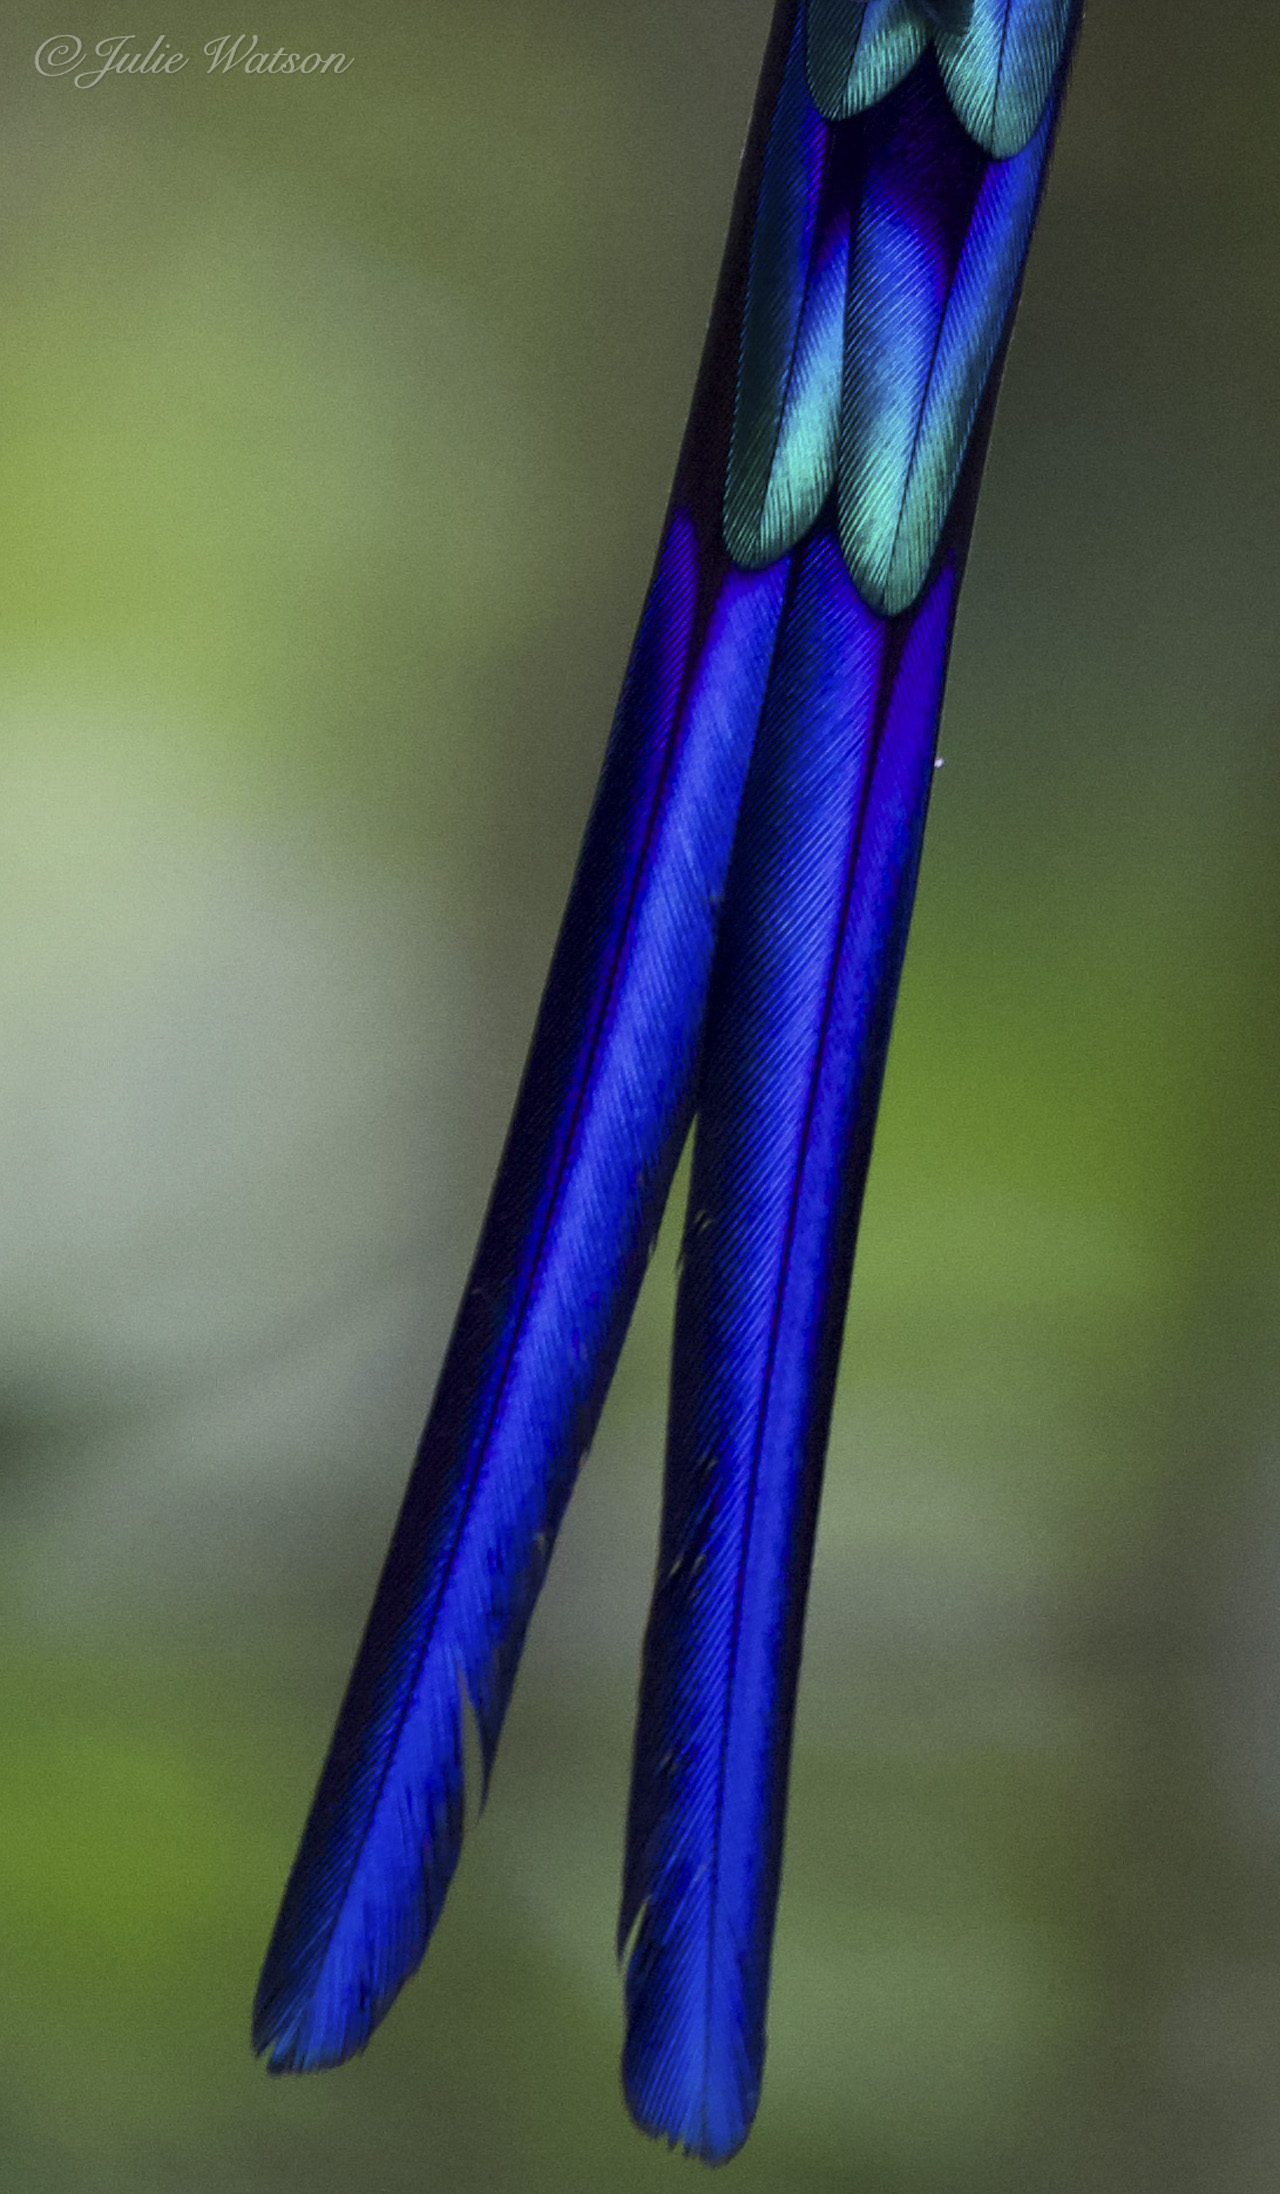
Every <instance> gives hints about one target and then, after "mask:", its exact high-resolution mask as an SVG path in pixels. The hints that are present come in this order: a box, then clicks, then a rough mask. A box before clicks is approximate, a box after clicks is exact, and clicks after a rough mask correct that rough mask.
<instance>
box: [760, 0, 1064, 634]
mask: <svg viewBox="0 0 1280 2194" xmlns="http://www.w3.org/2000/svg"><path fill="white" fill-rule="evenodd" d="M1073 20H1074V16H1073V0H865V4H862V0H809V5H808V7H807V8H804V7H797V10H796V14H795V18H794V26H793V36H792V42H791V50H790V53H789V55H788V58H787V63H786V68H785V72H784V76H783V82H782V86H781V89H780V93H779V98H778V104H777V109H776V112H775V116H774V121H773V126H772V130H771V133H770V137H769V142H768V145H767V147H766V151H765V156H764V162H763V167H762V172H761V181H760V195H759V201H758V215H757V223H756V229H755V234H754V237H753V242H752V252H751V263H750V268H749V271H748V277H747V284H746V295H745V302H744V308H743V318H742V331H741V338H740V349H739V365H738V375H737V383H736V388H735V399H734V414H733V427H732V434H731V442H730V452H729V463H728V470H727V475H726V482H725V495H724V534H725V542H726V546H727V547H728V549H729V552H730V554H731V555H732V556H733V558H734V559H735V561H736V562H737V563H739V564H742V565H744V566H747V567H748V568H754V569H759V568H761V567H762V566H764V565H766V564H768V563H769V562H771V561H772V560H773V559H774V558H775V557H777V556H781V555H783V554H785V552H786V551H787V550H788V549H790V548H792V547H794V546H795V545H796V543H797V542H798V541H800V540H801V539H802V538H803V537H804V535H805V533H806V532H807V531H808V529H809V527H810V526H811V525H812V524H813V523H814V520H815V519H816V518H817V516H818V514H819V512H820V511H821V509H822V507H823V505H824V503H825V502H826V500H827V497H828V495H829V494H830V492H831V489H832V487H833V485H836V486H837V489H838V503H839V520H840V538H841V543H842V546H843V549H844V554H845V558H846V562H847V564H848V568H849V573H850V576H851V577H852V579H853V581H854V584H855V585H856V586H857V587H858V589H859V592H860V593H861V594H862V596H863V598H864V600H865V601H866V602H867V603H868V605H869V606H870V607H871V608H873V609H876V610H879V611H880V612H881V613H883V614H886V615H890V616H894V615H897V614H899V613H900V612H902V611H903V610H905V609H907V608H909V607H910V605H911V603H912V602H913V601H914V600H915V598H916V596H917V595H918V593H919V590H920V588H921V587H922V585H923V584H924V581H925V577H926V575H927V573H928V571H929V568H930V565H931V563H932V561H933V558H934V555H935V554H936V551H937V547H938V542H939V539H940V536H941V531H942V527H943V525H944V524H945V522H946V517H947V512H948V510H949V508H950V505H951V499H952V496H953V494H954V491H955V486H956V481H957V479H958V477H959V473H960V468H961V466H962V464H963V461H964V455H965V451H966V448H967V446H968V440H969V435H970V432H971V430H972V426H973V421H974V418H975V417H976V414H977V410H978V406H979V403H980V401H981V398H982V393H983V389H984V387H985V385H986V381H987V377H988V375H989V373H990V371H991V368H992V365H993V363H994V360H995V357H996V353H997V351H998V349H999V346H1000V341H1001V337H1002V334H1003V331H1004V327H1005V322H1006V319H1007V315H1008V311H1009V308H1010V305H1011V304H1012V301H1013V295H1014V291H1015V289H1016V286H1017V279H1018V273H1019V270H1020V268H1021V265H1022V260H1023V256H1024V254H1025V250H1026V244H1027V239H1028V236H1029V233H1030V227H1031V223H1032V221H1033V220H1034V217H1035V208H1036V203H1037V199H1038V195H1039V188H1040V179H1041V176H1042V174H1043V169H1044V161H1045V158H1046V157H1047V153H1048V144H1049V131H1048V127H1047V125H1046V122H1045V118H1046V112H1047V108H1048V103H1049V97H1050V93H1051V90H1052V87H1053V81H1054V76H1055V72H1056V71H1057V69H1058V66H1059V63H1060V62H1061V59H1062V53H1063V48H1064V44H1065V42H1066V38H1067V36H1068V32H1069V29H1070V26H1071V23H1072V21H1073ZM931 42H932V44H933V47H934V49H935V52H936V65H935V64H934V63H927V64H926V63H925V55H926V51H927V49H928V47H929V45H930V43H931ZM917 69H920V70H922V71H925V70H927V73H928V75H929V76H930V78H931V89H930V90H929V92H928V94H927V95H926V94H925V93H924V90H923V74H922V75H921V76H920V77H917V76H915V75H914V74H913V71H916V70H917ZM939 76H940V77H941V82H942V85H943V86H944V87H945V94H946V96H945V99H944V98H943V96H942V93H941V92H940V90H939V88H938V82H939ZM917 94H919V96H917ZM889 96H891V97H892V98H893V99H894V101H895V102H897V106H898V111H899V114H900V117H901V118H902V127H903V128H904V129H905V130H906V131H907V134H908V136H910V135H911V133H912V132H913V131H915V130H916V129H917V126H918V129H919V141H918V144H917V147H916V154H915V163H916V165H917V166H918V167H919V169H920V186H921V187H920V190H919V193H918V200H917V201H913V198H912V193H911V192H910V191H909V190H907V189H906V185H905V181H904V178H905V176H906V175H907V173H908V171H909V170H910V168H911V165H912V155H911V152H910V149H909V148H905V150H904V145H903V144H902V143H895V144H894V146H893V147H892V149H890V150H886V149H885V148H884V147H881V148H880V149H879V150H876V149H874V148H873V149H872V151H871V155H870V165H869V167H868V169H867V171H866V174H865V177H864V180H863V183H862V185H861V187H860V189H859V190H858V192H857V193H856V195H855V199H854V201H853V207H852V211H853V224H854V225H853V233H852V234H851V235H850V233H849V230H848V225H847V224H848V218H849V212H850V207H849V205H848V204H847V203H841V199H840V193H839V191H838V190H833V189H832V188H831V184H830V161H831V157H832V152H833V149H835V148H837V147H838V144H839V138H840V132H841V131H842V130H847V129H850V128H856V129H862V128H865V127H866V126H867V124H866V123H865V121H861V120H858V119H857V117H859V116H863V115H865V113H866V111H867V110H868V109H869V108H871V107H873V106H876V105H878V104H879V103H880V102H881V101H882V100H883V99H885V98H886V97H889ZM903 101H905V102H906V105H905V106H903V104H902V102H903ZM909 110H910V113H911V114H917V115H918V123H917V121H913V120H910V119H909V118H908V117H909ZM957 124H958V125H959V129H957ZM1042 125H1043V126H1042ZM959 130H963V132H964V136H963V137H961V136H960V134H959ZM1037 133H1039V134H1037ZM895 135H896V125H895ZM957 148H958V151H957ZM956 158H959V159H960V160H961V161H962V162H967V163H968V164H969V166H970V168H971V170H972V186H971V187H972V193H973V196H972V211H971V216H970V219H969V223H968V230H967V234H966V235H965V236H964V238H963V241H962V242H961V241H958V240H955V239H951V240H948V239H947V238H945V237H943V236H942V235H941V234H940V233H939V232H938V231H937V230H936V229H935V228H933V227H932V226H931V225H930V221H929V219H928V218H927V217H923V216H921V215H920V213H919V211H918V207H927V206H928V204H929V202H930V198H931V185H930V182H929V173H930V166H931V163H933V164H935V165H936V163H937V162H938V161H941V162H942V163H943V164H944V165H946V166H948V167H949V166H951V165H952V164H953V162H954V160H955V159H956Z"/></svg>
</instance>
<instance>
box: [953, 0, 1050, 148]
mask: <svg viewBox="0 0 1280 2194" xmlns="http://www.w3.org/2000/svg"><path fill="white" fill-rule="evenodd" d="M1071 4H1072V0H973V5H972V11H971V13H970V17H969V21H968V24H967V26H966V27H965V28H964V29H963V30H959V31H957V30H945V29H943V28H942V27H941V26H940V27H939V28H938V29H937V31H936V32H935V33H934V38H935V43H936V45H937V48H938V61H939V64H940V66H941V69H942V81H943V83H944V84H945V85H946V87H947V97H948V98H949V99H950V101H951V104H952V106H953V107H954V108H955V110H956V113H957V114H958V116H959V117H960V120H961V121H962V122H963V124H964V126H965V128H966V129H967V130H968V132H969V135H970V136H971V137H972V138H974V139H975V140H976V142H977V143H978V144H980V145H981V146H982V149H983V151H984V152H989V153H992V154H993V155H994V156H995V158H996V159H997V160H1007V159H1009V158H1010V156H1011V155H1012V154H1013V153H1015V152H1021V150H1022V148H1023V146H1024V145H1025V144H1028V143H1029V142H1030V139H1031V137H1032V135H1033V133H1034V132H1035V130H1036V128H1037V127H1038V125H1039V122H1040V117H1041V115H1042V114H1043V113H1044V109H1045V101H1046V100H1047V98H1048V96H1049V86H1050V85H1051V83H1052V82H1053V74H1054V70H1055V69H1056V68H1057V66H1058V62H1059V60H1060V59H1061V56H1062V46H1063V41H1064V39H1065V37H1066V34H1067V24H1068V21H1069V19H1070V15H1071Z"/></svg>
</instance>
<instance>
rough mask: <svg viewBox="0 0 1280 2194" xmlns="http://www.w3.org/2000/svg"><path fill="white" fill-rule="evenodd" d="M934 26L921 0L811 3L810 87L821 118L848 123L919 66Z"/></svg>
mask: <svg viewBox="0 0 1280 2194" xmlns="http://www.w3.org/2000/svg"><path fill="white" fill-rule="evenodd" d="M930 27H931V26H930V23H929V20H928V17H927V15H926V14H925V13H924V11H923V10H922V9H921V8H919V7H918V6H917V5H916V0H867V4H866V5H865V6H857V5H850V0H810V5H809V52H808V63H809V85H810V89H811V90H812V93H813V100H814V104H815V106H816V107H817V109H818V112H819V114H822V115H825V116H826V118H827V120H828V121H829V122H844V121H847V120H848V118H849V116H850V115H851V114H861V112H862V111H863V109H864V107H873V106H875V104H876V103H877V101H878V100H880V99H883V98H884V97H885V95H886V93H888V92H891V91H892V90H893V87H894V85H895V84H899V83H901V81H902V79H903V77H904V76H905V75H906V74H907V71H908V70H909V69H912V68H914V67H915V65H916V62H917V61H918V60H919V59H920V56H921V54H922V53H923V52H924V49H925V47H926V46H927V45H928V43H929V32H930Z"/></svg>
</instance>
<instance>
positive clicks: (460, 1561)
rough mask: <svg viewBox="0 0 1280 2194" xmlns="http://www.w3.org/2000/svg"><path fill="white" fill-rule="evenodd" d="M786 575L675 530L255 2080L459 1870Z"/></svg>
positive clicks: (350, 2014)
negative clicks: (467, 1780) (746, 564)
mask: <svg viewBox="0 0 1280 2194" xmlns="http://www.w3.org/2000/svg"><path fill="white" fill-rule="evenodd" d="M786 584H787V567H786V564H785V562H783V563H781V564H778V565H775V566H773V567H772V568H771V569H770V570H768V571H767V572H762V573H759V574H747V573H740V572H735V571H733V570H732V569H730V568H728V567H726V566H725V564H724V561H723V559H722V558H720V559H719V560H717V559H716V558H715V557H714V555H713V556H708V555H707V553H706V552H705V551H704V550H702V549H701V548H700V546H699V544H698V542H697V539H696V536H695V531H694V528H693V525H692V523H691V522H690V520H689V519H688V517H687V516H686V515H685V514H684V513H683V512H681V511H677V512H676V513H675V514H674V515H673V516H672V518H671V520H670V523H669V527H668V530H667V535H666V539H665V542H664V546H663V549H662V553H661V555H660V558H659V562H658V568H657V572H656V575H655V579H654V583H653V588H652V591H651V594H650V598H649V601H648V604H647V607H646V610H645V614H644V617H643V620H642V623H641V627H640V632H639V636H638V638H637V642H636V647H635V652H634V655H633V659H632V664H631V669H630V672H629V675H628V679H627V683H626V686H625V688H624V692H623V697H622V701H621V703H620V706H619V711H618V716H617V720H616V723H615V728H614V734H613V738H612V740H611V743H610V749H609V753H608V756H607V758H606V763H605V769H604V775H603V778H602V781H601V787H600V791H599V794H598V797H597V801H596V806H595V809H594V811H593V815H592V819H591V822H590V825H589V827H588V832H587V838H586V843H585V846H584V849H583V854H582V858H581V861H580V864H579V869H578V873H577V876H576V878H575V882H574V887H573V892H572V895H571V898H570V903H569V908H568V912H567V914H566V918H565V924H564V928H563V932H562V935H561V941H560V944H559V946H558V948H557V952H556V957H555V961H554V963H553V967H552V972H551V977H550V980H549V983H548V987H547V994H546V998H545V1000H544V1003H543V1007H542V1011H541V1014H540V1017H539V1022H538V1027H537V1031H536V1033H535V1037H534V1043H533V1050H532V1053H531V1057H530V1061H529V1065H528V1068H527V1070H526V1073H525V1078H524V1082H523V1085H522V1087H521V1091H520V1095H519V1099H518V1101H517V1105H516V1110H515V1115H514V1118H513V1122H512V1126H511V1131H510V1135H509V1137H508V1141H507V1147H506V1150H505V1152H504V1156H503V1161H502V1165H501V1168H500V1171H499V1174H498V1179H497V1183H496V1186H495V1189H494V1193H493V1198H492V1201H491V1204H490V1207H489V1212H488V1215H487V1217H486V1220H485V1225H484V1230H483V1233H482V1237H481V1241H480V1246H479V1249H478V1252H477V1256H476V1260H475V1265H474V1267H473V1270H472V1274H471V1279H470V1282H469V1285H468V1288H467V1292H466V1296H465V1299H464V1301H463V1305H462V1309H461V1312H460V1314H459V1318H458V1323H457V1326H456V1328H455V1331H454V1335H453V1339H452V1342H451V1344H450V1347H449V1352H448V1355H447V1357H446V1360H445V1365H444V1369H443V1372H442V1374H441V1380H440V1385H439V1389H438V1391H437V1395H436V1400H435V1404H434V1406H433V1409H432V1412H431V1416H430V1418H429V1420H428V1423H427V1427H426V1431H425V1432H424V1434H423V1439H422V1445H421V1448H420V1450H419V1454H418V1459H417V1463H416V1465H415V1468H414V1472H413V1476H412V1478H411V1479H410V1483H409V1489H408V1492H407V1495H406V1497H405V1502H404V1507H403V1509H402V1511H401V1515H400V1519H399V1522H398V1524H397V1526H396V1531H395V1536H394V1538H393V1540H392V1544H391V1549H390V1552H389V1554H388V1557H387V1562H386V1567H385V1569H384V1571H383V1575H382V1580H381V1583H380V1585H379V1588H378V1593H377V1597H376V1599H375V1602H374V1606H373V1612H372V1614H371V1616H370V1619H369V1625H368V1629H367V1631H366V1634H365V1638H364V1642H363V1645H362V1646H361V1649H360V1654H359V1657H358V1659H357V1662H356V1666H355V1669H354V1672H353V1674H352V1677H351V1682H350V1685H349V1688H348V1691H347V1695H346V1699H345V1701H344V1703H343V1707H342V1712H341V1715H340V1718H339V1721H338V1726H337V1731H336V1734H335V1736H334V1740H333V1745H332V1749H331V1751H330V1754H329V1758H328V1761H327V1763H326V1765H325V1768H324V1772H323V1774H322V1776H321V1780H320V1785H319V1789H318V1791H317V1794H316V1798H315V1801H314V1804H313V1806H312V1810H311V1815H310V1818H309V1820H308V1823H307V1827H306V1830H305V1832H304V1835H303V1839H302V1845H301V1848H300V1850H299V1853H298V1857H297V1860H296V1862H295V1865H294V1868H293V1872H292V1874H291V1876H290V1878H289V1883H288V1886H287V1889H286V1891H285V1897H284V1902H283V1905H282V1908H281V1912H280V1917H279V1920H278V1922H277V1924H276V1929H275V1933H274V1935H273V1937H272V1941H271V1945H270V1949H269V1951H268V1954H267V1960H266V1965H265V1967H264V1970H263V1975H262V1979H261V1983H260V1985H259V1990H258V1998H257V2004H256V2009H255V2022H254V2038H255V2046H256V2047H257V2048H258V2049H259V2050H269V2051H270V2053H271V2054H270V2064H271V2069H272V2070H274V2071H303V2070H309V2069H312V2068H315V2067H320V2066H323V2065H329V2064H334V2063H337V2062H340V2061H341V2060H342V2059H343V2058H344V2057H347V2056H349V2055H350V2054H351V2053H352V2052H353V2051H354V2050H358V2049H360V2048H362V2047H363V2046H364V2044H365V2042H366V2041H367V2040H368V2038H369V2035H370V2033H371V2031H372V2029H373V2027H374V2026H375V2025H376V2024H377V2021H378V2020H379V2019H380V2018H381V2016H382V2014H383V2013H384V2011H385V2010H386V2009H387V2007H388V2005H389V2004H390V2002H391V2001H392V1999H393V1998H394V1996H395V1995H396V1994H397V1992H398V1990H399V1989H400V1987H401V1985H402V1983H403V1982H404V1981H405V1980H406V1979H407V1977H408V1976H409V1974H410V1973H411V1972H412V1971H413V1970H414V1968H415V1967H416V1966H417V1964H418V1963H419V1961H420V1959H421V1957H422V1954H423V1951H424V1950H425V1948H426V1945H427V1941H428V1939H429V1937H430V1934H431V1931H432V1928H433V1927H434V1925H435V1922H436V1919H437V1917H438V1915H439V1911H440V1907H441V1905H442V1903H443V1900H444V1895H445V1891H446V1889H447V1888H448V1885H449V1881H450V1879H451V1877H452V1875H453V1871H454V1867H455V1865H456V1863H457V1859H458V1853H459V1848H460V1844H461V1837H462V1820H463V1757H462V1711H463V1699H464V1695H465V1697H466V1699H467V1701H468V1702H469V1704H470V1707H471V1709H472V1711H473V1713H474V1716H475V1720H476V1724H477V1727H478V1731H479V1738H480V1746H481V1751H482V1755H483V1761H484V1769H485V1774H486V1776H487V1773H488V1769H489V1765H490V1762H491V1760H492V1757H493V1751H494V1747H495V1745H496V1743H497V1739H498V1732H499V1729H500V1727H501V1723H502V1718H503V1715H504V1713H505V1710H506V1706H507V1701H508V1698H509V1696H510V1692H511V1686H512V1682H513V1679H514V1675H515V1668H516V1664H517V1661H518V1659H519V1656H520V1649H521V1646H522V1644H523V1640H524V1633H525V1628H526V1625H527V1622H528V1619H529V1614H530V1611H531V1609H532V1606H533V1602H534V1599H535V1597H536V1595H537V1592H538V1589H539V1587H540V1585H541V1583H542V1579H543V1576H544V1574H545V1571H546V1567H547V1562H548V1560H549V1558H550V1552H551V1546H552V1543H553V1541H554V1538H555V1534H556V1531H557V1529H558V1526H559V1523H560V1519H561V1516H562V1514H563V1511H564V1507H565V1503H566V1501H567V1499H568V1496H569V1493H570V1492H571V1490H572V1487H573V1482H574V1478H575V1475H576V1472H577V1467H578V1463H579V1460H580V1458H581V1455H582V1453H583V1450H584V1448H585V1447H586V1445H587V1443H588V1442H589V1440H590V1438H591V1435H592V1432H593V1430H594V1426H595V1422H596V1418H597V1416H598V1414H599V1410H600V1407H601V1404H602V1402H603V1398H604V1395H605V1392H606V1389H607V1387H608V1384H609V1380H610V1377H611V1375H612V1372H613V1367H614V1363H615V1361H616V1359H617V1355H618V1350H619V1348H620V1346H621V1343H622V1338H623V1335H624V1333H625V1330H626V1325H627V1321H628V1318H629V1316H630V1313H631V1308H632V1305H633V1303H634V1300H635V1295H636V1292H637V1290H638V1288H639V1284H640V1280H641V1277H642V1275H643V1272H644V1268H645V1264H646V1262H647V1258H648V1255H649V1251H650V1249H651V1247H652V1242H653V1237H654V1235H655V1234H656V1232H657V1227H658V1223H659V1219H660V1217H661V1213H662V1208H663V1204H664V1202H665V1199H666V1194H667V1190H668V1187H669V1185H670V1180H671V1175H672V1172H673V1170H674V1167H675V1163H676V1160H677V1158H678V1156H679V1152H680V1148H681V1145H682V1143H683V1141H684V1137H685V1134H686V1132H687V1128H688V1122H689V1117H690V1111H691V1105H692V1095H693V1079H694V1066H695V1060H696V1056H697V1051H698V1045H699V1041H700V1037H701V1032H702V1021H703V1013H704V1006H705V998H706V990H707V984H708V980H709V973H710V966H711V957H712V946H713V941H714V935H715V925H716V915H717V911H718V907H719V901H720V897H721V895H722V892H723V887H724V878H725V873H726V870H727V866H728V859H729V850H730V845H731V842H732V836H733V826H734V820H735V817H736V815H737V810H738V804H739V799H740V795H741V788H742V782H743V778H744V776H745V772H746V767H747V760H748V757H749V755H750V751H751V744H752V740H753V738H754V735H755V730H756V724H757V721H758V718H759V715H760V710H761V706H762V702H763V697H764V691H765V686H766V682H767V679H768V674H769V667H770V663H771V660H772V654H773V646H774V638H775V634H776V629H777V625H778V619H779V614H780V611H781V607H782V602H783V597H784V594H785V591H786Z"/></svg>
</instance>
